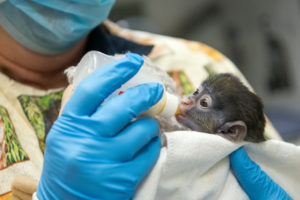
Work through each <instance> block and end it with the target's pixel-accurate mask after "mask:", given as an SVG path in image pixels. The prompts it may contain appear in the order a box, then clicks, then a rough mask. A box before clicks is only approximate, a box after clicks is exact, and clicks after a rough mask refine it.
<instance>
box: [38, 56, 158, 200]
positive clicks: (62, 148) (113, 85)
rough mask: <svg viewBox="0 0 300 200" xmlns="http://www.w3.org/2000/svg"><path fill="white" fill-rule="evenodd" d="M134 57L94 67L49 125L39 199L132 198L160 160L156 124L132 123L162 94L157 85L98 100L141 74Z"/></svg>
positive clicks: (138, 60)
mask: <svg viewBox="0 0 300 200" xmlns="http://www.w3.org/2000/svg"><path fill="white" fill-rule="evenodd" d="M142 63H143V59H142V58H141V57H140V56H138V55H136V54H127V55H126V57H125V58H123V59H121V60H119V61H117V62H114V63H110V64H108V65H106V66H104V67H101V68H100V69H98V70H97V71H96V72H95V73H93V74H91V75H90V76H89V77H87V78H86V79H85V80H83V81H82V82H81V83H80V84H79V86H78V87H77V89H76V90H75V91H74V93H73V95H72V96H71V98H70V99H69V101H68V102H67V104H66V105H65V108H64V109H63V112H62V115H61V116H60V117H59V118H58V119H57V120H56V122H55V123H54V125H53V126H52V128H51V130H50V132H49V134H48V136H47V139H46V149H45V155H44V166H43V172H42V176H41V179H40V182H39V185H38V189H37V197H38V198H39V199H40V200H42V199H68V200H69V199H109V200H115V199H122V200H123V199H130V198H131V197H132V196H133V194H134V192H135V189H136V187H137V185H138V184H139V183H140V181H141V180H142V179H143V178H144V177H145V176H146V175H147V173H148V172H149V171H150V170H151V168H152V167H153V165H154V164H155V162H156V161H157V159H158V156H159V152H160V139H159V137H158V129H159V127H158V124H157V122H156V121H155V120H154V119H152V118H150V117H144V118H140V119H137V120H136V121H134V122H132V119H133V118H135V117H136V116H138V115H139V114H141V113H143V112H145V111H146V110H147V109H148V108H150V107H151V106H152V105H154V104H155V103H156V102H157V101H158V100H159V99H160V98H161V96H162V94H163V87H162V86H161V85H160V84H158V83H149V84H144V85H140V86H137V87H135V88H132V89H128V90H127V91H126V92H125V93H124V94H122V95H119V96H116V97H114V98H112V99H111V100H109V101H108V102H107V103H105V104H104V105H100V104H101V102H103V100H104V99H105V98H106V97H107V96H108V95H109V94H111V93H112V92H113V91H115V90H116V89H117V88H119V87H120V86H121V85H122V84H123V83H124V82H126V81H127V80H129V79H130V78H131V77H132V76H133V75H134V74H136V72H137V71H138V70H139V68H140V66H141V65H142Z"/></svg>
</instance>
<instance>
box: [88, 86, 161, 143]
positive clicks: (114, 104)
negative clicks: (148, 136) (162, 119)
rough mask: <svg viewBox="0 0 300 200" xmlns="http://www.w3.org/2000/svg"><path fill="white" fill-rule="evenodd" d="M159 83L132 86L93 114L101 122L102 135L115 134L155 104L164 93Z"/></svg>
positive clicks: (94, 118)
mask: <svg viewBox="0 0 300 200" xmlns="http://www.w3.org/2000/svg"><path fill="white" fill-rule="evenodd" d="M163 91H164V89H163V86H162V85H161V84H159V83H146V84H142V85H138V86H136V87H134V88H130V89H128V90H127V91H125V92H124V93H123V94H122V95H119V96H116V97H114V98H112V99H110V100H109V101H108V102H107V103H106V104H104V105H103V106H101V107H99V108H98V110H97V111H96V112H95V113H94V114H93V115H92V117H93V120H95V121H98V122H99V126H98V127H99V129H100V130H99V131H100V133H99V134H101V136H106V137H110V136H114V135H116V134H117V133H118V132H120V131H121V130H122V129H123V128H124V127H125V126H126V125H127V124H128V123H129V122H130V121H131V120H132V119H134V118H135V117H137V116H138V115H140V114H141V113H143V112H145V111H146V110H148V109H149V108H150V107H151V106H153V105H155V104H156V103H157V102H158V101H159V100H160V98H161V97H162V94H163Z"/></svg>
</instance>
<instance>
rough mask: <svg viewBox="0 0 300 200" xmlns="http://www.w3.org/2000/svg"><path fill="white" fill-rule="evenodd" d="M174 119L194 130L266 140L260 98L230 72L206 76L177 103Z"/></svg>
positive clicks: (244, 138) (232, 138)
mask: <svg viewBox="0 0 300 200" xmlns="http://www.w3.org/2000/svg"><path fill="white" fill-rule="evenodd" d="M180 110H181V113H180V114H179V115H177V116H176V119H177V121H178V122H180V123H181V124H183V125H185V126H187V127H188V128H191V129H192V130H194V131H200V132H207V133H213V134H217V135H220V136H222V137H224V138H226V139H228V140H230V141H232V142H240V141H243V140H245V141H249V142H262V141H265V138H264V136H263V133H264V128H265V123H266V120H265V117H264V112H263V104H262V101H261V100H260V98H259V97H258V96H257V95H255V94H254V93H252V92H250V91H249V89H248V88H247V87H246V86H244V85H243V84H242V83H241V81H240V80H239V79H238V78H237V77H235V76H233V75H231V74H218V75H216V76H213V77H209V78H208V79H206V80H205V81H204V82H203V83H202V84H201V86H200V87H199V88H198V89H197V90H196V91H195V92H194V93H193V94H191V95H189V96H188V97H186V98H184V99H183V100H182V102H181V104H180Z"/></svg>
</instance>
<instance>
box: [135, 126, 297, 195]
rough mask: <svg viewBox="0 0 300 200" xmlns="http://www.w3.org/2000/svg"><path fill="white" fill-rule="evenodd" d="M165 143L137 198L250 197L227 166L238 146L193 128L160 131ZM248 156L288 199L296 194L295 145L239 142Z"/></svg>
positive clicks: (273, 141)
mask: <svg viewBox="0 0 300 200" xmlns="http://www.w3.org/2000/svg"><path fill="white" fill-rule="evenodd" d="M165 139H166V141H167V147H163V148H162V149H161V153H160V157H159V160H158V162H157V163H156V165H155V166H154V168H153V169H152V171H151V173H150V174H149V175H148V177H147V178H146V179H145V180H144V182H143V183H142V184H141V185H140V187H139V188H138V190H137V192H136V195H135V198H134V199H136V200H154V199H155V200H160V199H161V200H168V199H170V200H177V199H180V200H181V199H182V200H194V199H195V200H196V199H197V200H199V199H205V200H206V199H224V200H225V199H226V200H227V199H230V200H231V199H238V200H241V199H249V197H248V196H247V195H246V193H245V192H244V191H243V189H242V188H241V187H240V185H239V184H238V182H237V180H236V179H235V177H234V176H233V174H232V172H231V170H230V164H229V158H228V155H229V154H230V153H231V152H233V151H234V150H235V149H237V148H238V147H239V146H241V145H242V144H234V143H232V142H229V141H227V140H225V139H223V138H222V137H219V136H216V135H211V134H205V133H199V132H193V131H176V132H170V133H165ZM243 145H244V146H245V149H246V151H247V152H248V154H249V156H250V157H251V158H252V160H254V161H255V162H256V163H257V164H259V165H260V166H261V168H262V169H263V170H264V171H265V172H266V173H267V174H268V175H269V176H270V177H272V179H273V180H274V181H275V182H277V183H278V184H279V185H280V186H281V187H282V188H283V189H284V190H285V191H286V192H287V193H288V194H289V195H290V196H292V198H293V199H299V198H300V147H299V146H295V145H293V144H289V143H285V142H282V141H276V140H269V141H266V142H263V143H260V144H252V143H244V144H243Z"/></svg>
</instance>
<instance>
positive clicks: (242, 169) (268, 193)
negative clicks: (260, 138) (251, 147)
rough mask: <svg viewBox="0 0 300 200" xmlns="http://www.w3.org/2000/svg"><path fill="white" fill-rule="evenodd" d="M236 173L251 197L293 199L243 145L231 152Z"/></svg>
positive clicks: (231, 162)
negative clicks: (250, 155)
mask: <svg viewBox="0 0 300 200" xmlns="http://www.w3.org/2000/svg"><path fill="white" fill-rule="evenodd" d="M230 165H231V168H232V169H233V172H234V175H235V176H236V178H237V179H238V181H239V183H240V184H241V186H242V187H243V189H244V190H245V192H246V193H247V194H248V196H249V197H250V198H251V199H291V197H290V196H289V195H288V194H287V193H286V192H285V191H284V190H283V189H282V188H281V187H280V186H279V185H277V184H276V183H275V182H274V181H273V180H272V179H271V178H270V177H269V176H268V175H267V174H266V173H265V172H264V171H263V170H261V168H260V167H259V166H258V165H257V164H256V163H255V162H253V161H252V160H251V159H250V158H249V156H248V154H247V152H246V151H245V150H244V148H243V147H240V148H239V149H238V150H236V151H234V152H232V153H231V154H230Z"/></svg>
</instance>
